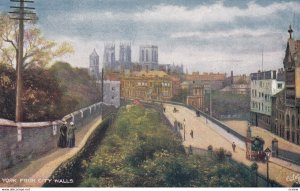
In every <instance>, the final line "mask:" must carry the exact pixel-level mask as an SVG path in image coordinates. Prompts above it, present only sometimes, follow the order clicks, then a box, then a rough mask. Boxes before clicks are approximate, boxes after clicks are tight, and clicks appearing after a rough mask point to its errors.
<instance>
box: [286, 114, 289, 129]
mask: <svg viewBox="0 0 300 191" xmlns="http://www.w3.org/2000/svg"><path fill="white" fill-rule="evenodd" d="M286 126H287V127H289V126H290V116H289V115H286Z"/></svg>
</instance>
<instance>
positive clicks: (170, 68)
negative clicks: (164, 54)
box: [159, 63, 184, 74]
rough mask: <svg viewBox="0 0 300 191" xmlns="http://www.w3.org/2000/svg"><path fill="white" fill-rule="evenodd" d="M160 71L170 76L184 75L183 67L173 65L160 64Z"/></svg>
mask: <svg viewBox="0 0 300 191" xmlns="http://www.w3.org/2000/svg"><path fill="white" fill-rule="evenodd" d="M159 70H162V71H164V72H166V73H168V74H183V73H184V71H183V65H182V64H181V65H175V64H174V63H173V64H160V65H159Z"/></svg>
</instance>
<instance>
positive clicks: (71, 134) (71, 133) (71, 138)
mask: <svg viewBox="0 0 300 191" xmlns="http://www.w3.org/2000/svg"><path fill="white" fill-rule="evenodd" d="M67 146H68V147H70V148H73V147H74V146H75V126H74V123H73V122H71V123H70V125H69V127H68V131H67Z"/></svg>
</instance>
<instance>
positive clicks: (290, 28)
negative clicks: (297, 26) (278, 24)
mask: <svg viewBox="0 0 300 191" xmlns="http://www.w3.org/2000/svg"><path fill="white" fill-rule="evenodd" d="M288 32H289V33H290V39H292V33H293V29H292V26H291V25H290V26H289V30H288Z"/></svg>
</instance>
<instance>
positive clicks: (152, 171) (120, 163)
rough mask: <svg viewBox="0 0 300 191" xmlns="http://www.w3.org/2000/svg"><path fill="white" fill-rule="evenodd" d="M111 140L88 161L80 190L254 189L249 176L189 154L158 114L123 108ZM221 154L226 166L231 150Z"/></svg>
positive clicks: (134, 108) (111, 131) (210, 159)
mask: <svg viewBox="0 0 300 191" xmlns="http://www.w3.org/2000/svg"><path fill="white" fill-rule="evenodd" d="M106 135H107V136H106V137H105V138H104V140H103V141H102V144H101V145H100V147H99V149H98V151H96V154H95V156H93V157H92V158H91V160H90V161H89V162H86V161H84V162H83V165H84V166H87V170H86V171H85V172H84V173H83V174H82V176H83V180H84V181H83V182H82V183H81V184H80V186H90V185H97V186H100V187H107V186H110V187H114V186H117V187H199V186H250V184H249V183H247V180H245V178H244V177H246V178H249V176H248V174H247V172H242V170H241V169H240V168H235V169H234V170H232V169H233V168H234V166H233V165H232V164H230V163H225V162H222V163H221V162H220V161H219V160H217V159H214V158H203V157H202V158H201V157H199V156H195V155H187V154H185V151H184V149H183V147H182V142H181V139H179V138H178V137H177V136H176V135H174V134H173V133H172V132H171V130H169V129H168V128H167V127H166V126H165V125H164V124H162V123H161V122H160V116H159V113H158V112H157V111H155V110H153V109H144V108H142V107H140V106H128V107H126V108H125V107H122V108H121V109H120V110H119V113H118V115H117V118H116V120H115V122H114V123H113V125H112V126H111V127H110V128H109V129H108V130H107V133H106ZM217 152H219V153H220V155H222V156H221V157H220V158H221V159H222V161H224V158H225V155H226V151H225V150H224V149H220V150H217ZM96 180H97V181H96Z"/></svg>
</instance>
